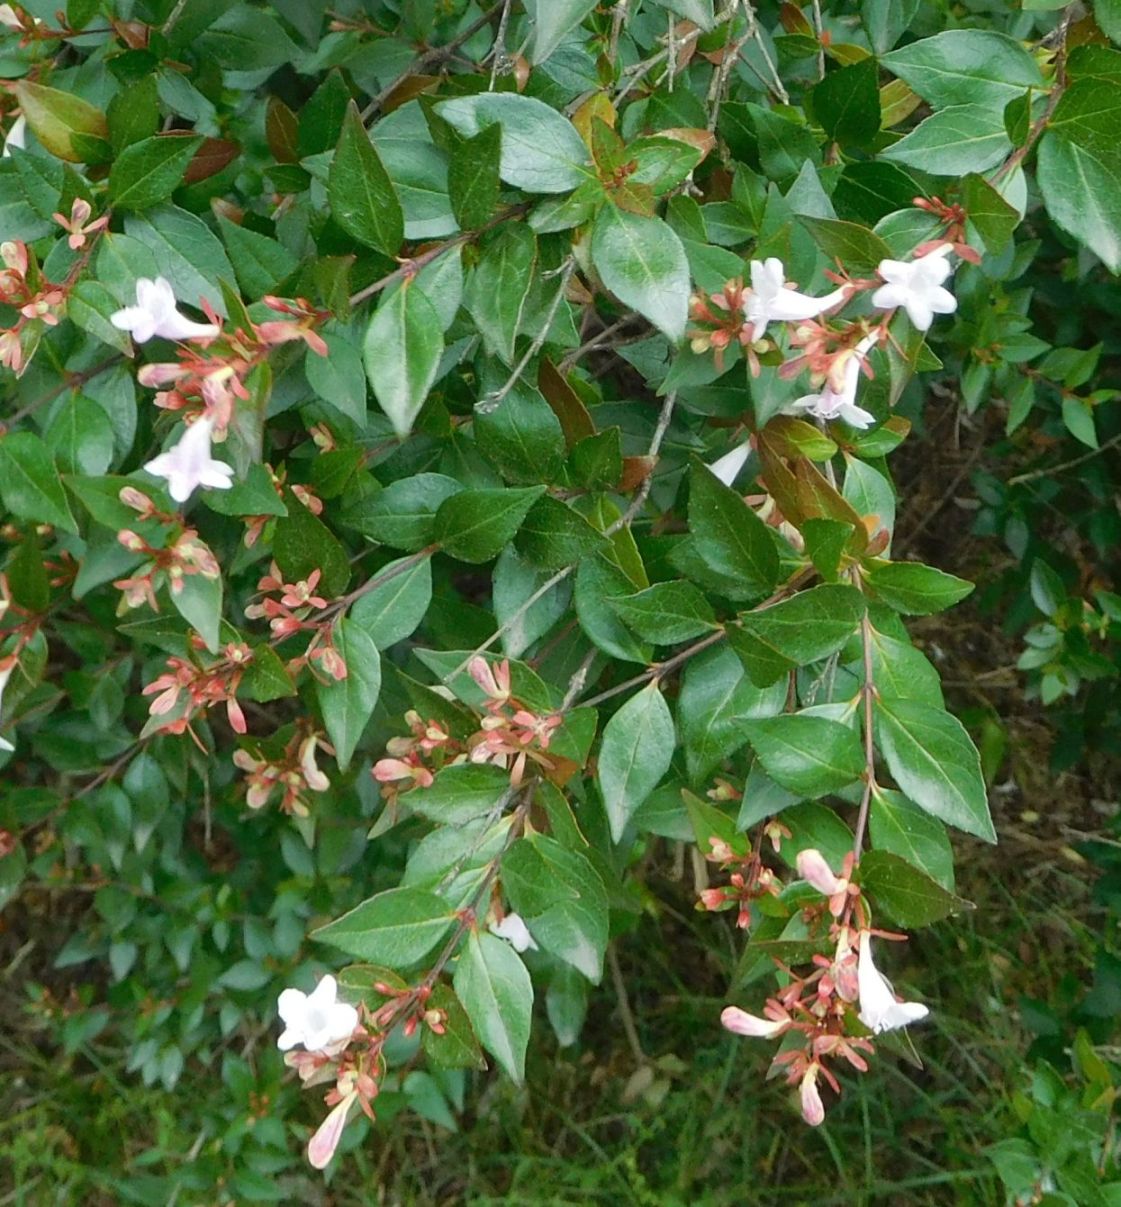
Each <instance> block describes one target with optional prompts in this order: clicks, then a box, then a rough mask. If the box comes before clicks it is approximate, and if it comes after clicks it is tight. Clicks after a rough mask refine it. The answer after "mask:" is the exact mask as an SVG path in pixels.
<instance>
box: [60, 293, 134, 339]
mask: <svg viewBox="0 0 1121 1207" xmlns="http://www.w3.org/2000/svg"><path fill="white" fill-rule="evenodd" d="M119 309H120V306H119V304H118V302H117V299H116V298H115V297H113V295H112V294H111V293H110V292H109V290H108V289H106V287H105V286H104V285H103V284H102V283H101V282H100V281H94V280H90V279H89V278H88V277H87V278H86V279H85V280H81V281H78V282H77V283H76V284H75V285H74V288H73V289H71V290H70V293H69V295H68V296H67V299H66V317H67V318H68V319H69V320H70V321H71V322H72V323H74V324H75V325H76V326H78V327H81V329H82V330H83V331H88V332H89V334H90V335H92V336H94V337H95V338H96V339H99V340H101V342H102V343H103V344H108V345H109V347H110V348H116V349H117V351H118V352H123V353H125V354H126V355H127V354H128V353H129V352H131V347H132V341H131V340H130V339H129V337H128V332H126V331H121V330H120V329H119V328H117V327H114V326H113V324H112V323H111V322H110V321H109V316H110V315H111V314H113V313H114V311H116V310H119Z"/></svg>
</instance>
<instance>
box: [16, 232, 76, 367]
mask: <svg viewBox="0 0 1121 1207" xmlns="http://www.w3.org/2000/svg"><path fill="white" fill-rule="evenodd" d="M0 260H2V261H3V264H4V267H3V268H2V269H0V302H3V303H5V304H6V305H8V306H12V307H14V308H15V309H16V310H17V311H18V312H19V317H18V318H17V320H16V322H15V324H14V326H12V327H8V328H4V329H3V330H0V365H3V366H4V367H5V368H8V369H11V370H12V372H13V373H15V374H16V375H17V376H19V374H21V373H22V372H23V371H24V369H26V368H27V365H28V362H29V361H30V359H31V354H32V353H33V352H34V350H35V348H36V347H37V346H38V342H39V337H40V335H41V334H42V326H37V325H36V324H46V326H48V327H53V326H55V325H56V324H57V323H58V320H59V316H60V314H61V312H62V308H63V305H64V304H65V301H66V289H65V287H64V286H60V285H52V284H51V283H50V282H49V281H45V280H44V279H43V277H42V274H41V273H40V271H39V265H38V262H37V261H36V259H35V255H34V253H33V252H31V251H30V250H29V248H28V246H27V244H26V243H19V242H17V241H14V240H8V241H7V242H5V243H0Z"/></svg>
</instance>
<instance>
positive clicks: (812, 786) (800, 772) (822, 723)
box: [745, 714, 864, 799]
mask: <svg viewBox="0 0 1121 1207" xmlns="http://www.w3.org/2000/svg"><path fill="white" fill-rule="evenodd" d="M745 729H746V730H747V736H748V737H749V738H750V740H751V744H752V746H753V747H754V748H755V753H756V755H757V756H758V758H759V762H760V763H762V765H763V770H764V771H766V773H767V774H768V775H769V776H770V777H771V779H773V780H774V781H775V782H776V783H777V784H779V785H781V786H782V787H783V788H786V789H787V790H788V791H790V792H793V793H794V794H795V795H796V796H800V797H802V798H803V799H805V798H807V797H810V798H816V797H819V796H827V795H828V794H829V793H832V792H839V791H840V790H841V789H842V788H847V787H848V786H849V785H850V784H851V783H853V782H854V781H856V780H857V779H859V778H860V776H861V775H863V773H864V751H863V750H862V749H861V746H860V739H859V737H858V736H857V733H856V730H854V729H852V728H851V727H850V726H848V725H842V724H841V723H840V722H839V721H830V720H827V719H826V718H825V717H814V716H806V715H804V714H787V715H785V716H779V717H768V718H765V719H762V720H756V721H751V722H749V723H748V724H747V725H746V726H745Z"/></svg>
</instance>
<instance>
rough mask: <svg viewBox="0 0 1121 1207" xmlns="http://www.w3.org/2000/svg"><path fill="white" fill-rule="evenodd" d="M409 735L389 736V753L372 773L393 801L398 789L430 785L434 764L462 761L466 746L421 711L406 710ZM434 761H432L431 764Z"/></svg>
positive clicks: (379, 761)
mask: <svg viewBox="0 0 1121 1207" xmlns="http://www.w3.org/2000/svg"><path fill="white" fill-rule="evenodd" d="M405 723H406V724H407V725H408V727H409V730H410V734H409V736H408V737H397V738H390V739H389V741H388V742H386V744H385V752H386V757H385V758H383V759H378V761H377V762H376V763H375V764H374V767H373V776H374V779H375V780H377V782H378V783H379V784H381V786H382V787H381V791H382V795H383V796H384V797H385V798H386V800H387V801H389V802H390V803H393V802H394V801H395V800H396V798H397V794H398V793H399V792H403V791H405V790H407V789H409V788H427V787H428V786H429V785H430V784H431V783H432V779H433V767H440V766H443V765H444V764H445V763H453V762H462V761H463V758H464V747H463V745H462V743H460V742H457V741H456V740H455V739H454V738H453V737H452V736H451V735H450V734H449V733H447V731H446V730H444V729H442V728H441V727H440V726H439V725H437V724H436V722H435V721H425V720H424V719H423V718H422V717H421V715H420V713H418V712H416V711H414V710H413V709H409V711H408V712H407V713H405ZM430 764H431V765H430Z"/></svg>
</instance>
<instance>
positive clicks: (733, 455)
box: [708, 440, 751, 486]
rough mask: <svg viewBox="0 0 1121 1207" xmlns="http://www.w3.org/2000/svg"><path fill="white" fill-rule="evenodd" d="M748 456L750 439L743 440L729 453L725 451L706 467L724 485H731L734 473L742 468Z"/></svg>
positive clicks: (734, 478) (749, 453) (749, 454)
mask: <svg viewBox="0 0 1121 1207" xmlns="http://www.w3.org/2000/svg"><path fill="white" fill-rule="evenodd" d="M750 456H751V441H750V440H745V441H744V442H743V443H742V444H740V445H738V446H737V447H736V448H734V449H732V451H731V452H730V453H725V454H724V456H723V457H720V458H718V459H717V460H716V461H714V462H713V463H712V464H711V465H710V466H709V467H708V468H709V469H710V470H711V471H712V473H713V474H715V475H716V477H717V478H719V479H720V481H721V482H723V483H724V485H725V486H731V485H732V483H733V482H734V481H735V480H736V475H737V474H738V473H739V472H740V470H741V469H743V467H744V465H745V464H746V463H747V459H748V457H750Z"/></svg>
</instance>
